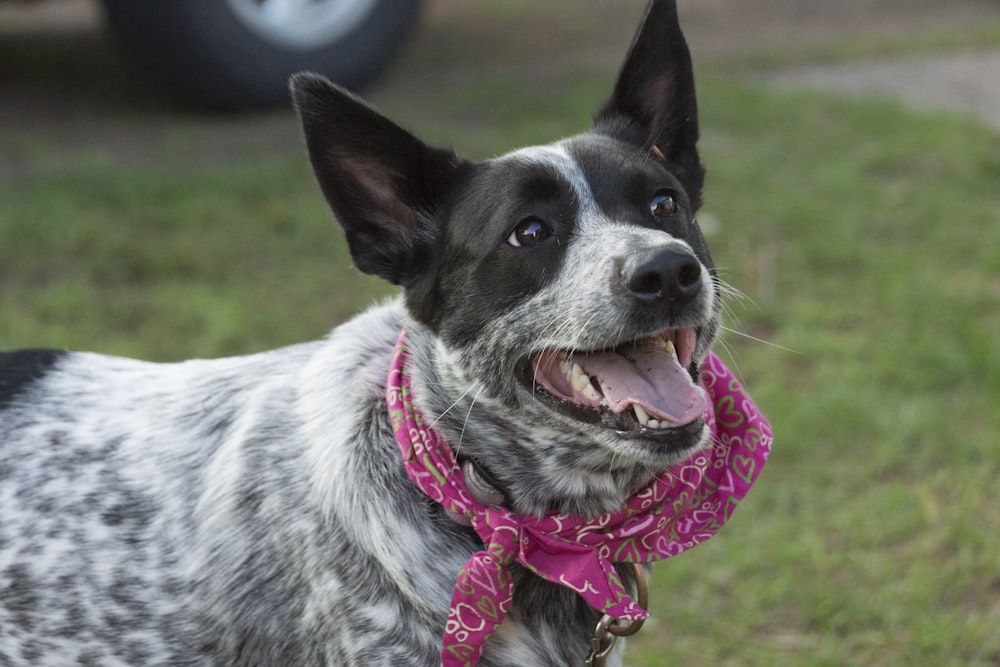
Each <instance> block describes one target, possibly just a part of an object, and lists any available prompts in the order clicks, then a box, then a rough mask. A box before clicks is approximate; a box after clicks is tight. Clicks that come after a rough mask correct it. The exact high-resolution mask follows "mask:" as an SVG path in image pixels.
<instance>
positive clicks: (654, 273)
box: [622, 250, 701, 303]
mask: <svg viewBox="0 0 1000 667" xmlns="http://www.w3.org/2000/svg"><path fill="white" fill-rule="evenodd" d="M622 278H623V281H624V283H625V287H626V288H628V290H629V291H630V292H632V294H633V295H635V297H636V298H638V299H639V300H641V301H659V302H675V303H687V302H688V301H690V300H691V299H693V298H694V296H695V295H696V294H697V293H698V291H699V290H700V289H701V264H699V262H698V260H697V259H696V258H694V257H692V256H691V255H689V254H688V253H685V252H679V251H675V250H655V251H652V252H646V253H638V254H637V255H634V256H633V257H631V258H630V259H629V260H628V261H626V263H625V265H624V266H623V267H622Z"/></svg>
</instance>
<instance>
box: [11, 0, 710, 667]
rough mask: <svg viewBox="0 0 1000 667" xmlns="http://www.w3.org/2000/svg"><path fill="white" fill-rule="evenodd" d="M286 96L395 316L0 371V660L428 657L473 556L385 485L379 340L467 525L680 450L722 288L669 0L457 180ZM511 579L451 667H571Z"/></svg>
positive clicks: (399, 134)
mask: <svg viewBox="0 0 1000 667" xmlns="http://www.w3.org/2000/svg"><path fill="white" fill-rule="evenodd" d="M291 92H292V97H293V101H294V104H295V107H296V109H297V112H298V114H299V117H300V119H301V123H302V127H303V134H304V137H305V143H306V147H307V150H308V155H309V158H310V160H311V162H312V165H313V168H314V171H315V174H316V177H317V179H318V182H319V185H320V188H321V190H322V193H323V195H324V196H325V198H326V200H327V202H328V203H329V205H330V207H331V209H332V211H333V213H334V214H335V216H336V218H337V219H338V220H339V222H340V224H341V225H342V227H343V230H344V233H345V235H346V239H347V242H348V245H349V247H350V251H351V255H352V258H353V261H354V262H355V264H356V265H357V267H358V268H359V269H360V270H361V271H363V272H366V273H369V274H374V275H377V276H380V277H382V278H384V279H386V280H388V281H389V282H391V283H394V284H396V285H398V286H400V296H399V297H398V298H396V299H393V300H391V301H389V302H387V303H383V304H381V305H377V306H375V307H373V308H372V309H370V310H368V311H367V312H364V313H363V314H361V315H359V316H358V317H356V318H355V319H353V320H351V321H348V322H347V323H345V324H343V325H341V326H338V327H337V328H335V329H334V330H333V331H332V333H331V334H330V335H329V337H328V338H326V339H325V340H322V341H318V342H310V343H304V344H300V345H295V346H292V347H288V348H285V349H279V350H275V351H269V352H264V353H260V354H254V355H251V356H245V357H239V358H228V359H217V360H192V361H185V362H181V363H172V364H153V363H145V362H140V361H135V360H129V359H122V358H114V357H109V356H103V355H98V354H92V353H78V352H63V351H50V350H26V351H19V352H12V353H7V354H4V355H2V356H0V508H2V510H0V664H2V665H31V666H32V667H43V666H63V665H100V666H101V667H115V666H120V665H131V666H134V665H148V666H172V667H179V666H185V667H194V666H202V665H227V666H228V665H245V666H265V665H267V666H270V665H275V666H277V665H308V666H319V665H364V666H366V667H370V666H377V665H393V666H398V665H438V664H441V651H442V632H443V631H445V629H446V624H447V623H448V614H449V602H450V599H451V596H452V594H453V588H454V587H455V582H456V577H458V576H460V573H461V571H462V568H463V566H464V564H466V563H467V562H468V561H469V559H470V557H471V556H472V555H473V554H475V553H476V552H478V551H480V550H482V549H483V544H484V543H483V541H482V540H481V539H480V537H479V536H478V535H477V533H476V531H475V530H474V529H473V527H470V525H468V521H465V522H463V521H461V520H456V518H455V517H454V516H452V514H451V513H449V512H448V511H447V509H446V508H445V507H443V506H442V505H441V504H440V503H439V502H435V500H434V499H432V498H431V497H429V496H428V495H427V493H424V492H422V491H421V489H419V488H418V487H417V486H416V485H415V484H414V482H413V479H411V477H410V476H408V473H407V471H406V469H405V468H404V462H403V460H402V457H401V455H400V446H399V443H398V442H397V437H396V435H395V433H394V428H393V423H392V420H391V419H390V415H389V414H388V412H387V408H386V382H387V379H386V378H387V371H388V369H389V367H390V364H391V363H392V359H393V355H394V350H396V349H397V344H398V341H399V340H400V334H401V332H404V331H405V341H406V349H407V352H408V359H409V362H408V363H409V364H410V367H409V370H408V371H406V373H407V377H408V381H409V382H411V383H412V387H410V389H409V390H408V391H409V393H410V394H411V395H412V397H413V401H414V404H415V406H416V409H417V410H419V413H420V414H421V415H423V417H424V419H425V420H426V422H427V423H428V424H430V425H431V426H433V429H434V430H435V432H436V433H438V434H440V437H441V438H442V439H443V440H444V441H446V442H448V443H450V447H451V449H452V450H454V452H455V454H456V456H457V463H458V465H460V466H461V469H462V471H463V473H464V474H465V477H466V482H467V484H468V490H469V493H470V494H471V496H472V497H474V498H476V499H477V500H478V501H481V502H482V504H483V505H492V506H495V507H504V508H508V509H509V510H510V512H512V513H516V514H517V515H521V516H526V517H543V516H546V515H547V514H551V513H553V512H559V513H565V514H567V515H574V516H591V517H592V516H597V515H600V514H601V513H608V512H614V511H616V510H620V509H621V508H622V507H623V506H624V505H625V504H626V502H627V501H628V499H629V498H630V497H631V496H633V494H635V493H636V492H637V490H639V489H642V488H644V487H645V486H646V485H648V484H650V483H651V481H652V480H653V479H655V478H656V476H657V475H658V474H659V473H660V472H662V471H664V470H666V469H668V468H670V467H671V466H672V465H675V464H677V463H678V462H680V461H683V460H685V459H686V458H687V457H690V456H692V455H693V454H695V453H696V452H698V451H701V450H702V449H703V448H704V447H705V446H706V443H707V441H708V440H709V427H708V425H707V424H706V422H705V419H703V418H702V411H703V408H704V405H703V404H702V403H699V401H700V400H701V399H699V398H698V393H697V391H696V385H697V381H698V377H699V373H700V368H701V365H702V364H703V362H704V360H705V359H706V355H708V354H709V348H710V345H711V344H712V341H713V339H714V338H715V336H716V332H717V330H718V328H719V321H720V302H721V294H722V290H723V288H722V286H721V282H720V281H719V280H718V278H717V277H716V273H715V269H714V267H713V264H712V260H711V257H710V255H709V250H708V248H707V246H706V243H705V240H704V238H703V235H702V233H701V232H700V231H699V228H698V225H697V222H696V220H695V213H696V211H697V210H698V208H699V206H700V204H701V201H702V188H703V181H704V175H705V170H704V168H703V167H702V164H701V161H700V159H699V156H698V152H697V146H696V144H697V141H698V115H697V103H696V98H695V89H694V77H693V73H692V66H691V57H690V54H689V51H688V48H687V45H686V43H685V40H684V37H683V35H682V33H681V29H680V27H679V24H678V17H677V8H676V6H675V2H673V1H672V0H654V1H653V2H652V3H651V4H650V7H649V9H648V10H647V13H646V15H645V17H644V19H643V23H642V25H641V26H640V29H639V31H638V33H637V34H636V37H635V39H634V42H633V43H632V46H631V48H630V50H629V52H628V55H627V57H626V60H625V62H624V64H623V66H622V68H621V71H620V74H619V77H618V79H617V82H616V83H615V85H614V88H613V92H612V93H611V95H610V97H609V99H608V100H607V101H606V102H605V103H604V104H603V105H602V106H601V107H600V108H599V110H598V111H597V113H596V115H595V119H594V125H593V128H592V129H591V130H590V131H588V132H586V133H584V134H580V135H577V136H573V137H570V138H567V139H563V140H560V141H556V142H555V143H552V144H548V145H543V146H534V147H529V148H523V149H520V150H515V151H513V152H511V153H509V154H506V155H503V156H500V157H497V158H494V159H490V160H486V161H483V162H473V161H470V160H466V159H462V158H459V157H458V156H456V154H455V153H453V152H452V151H450V150H446V149H441V148H435V147H432V146H429V145H427V144H425V143H423V142H422V141H421V140H419V139H418V138H416V137H415V136H414V135H412V134H411V133H409V132H408V131H406V130H404V129H403V128H402V127H400V126H399V125H397V124H395V123H394V122H392V121H390V120H389V119H387V118H385V117H384V116H382V115H381V114H380V113H379V112H378V111H377V110H376V109H374V108H373V107H371V106H369V105H368V104H367V103H365V102H364V101H362V100H361V99H360V98H358V97H357V96H355V95H354V94H352V93H350V92H347V91H345V90H343V89H341V88H339V87H337V86H335V85H333V84H331V83H330V82H329V81H327V80H326V79H324V78H322V77H321V76H319V75H315V74H310V73H302V74H298V75H295V76H294V77H293V79H292V82H291ZM645 359H656V360H657V361H656V362H655V365H657V367H656V368H653V367H649V368H646V367H644V366H643V364H644V361H643V360H645ZM640 367H642V368H640ZM635 576H636V575H634V574H633V573H632V572H631V570H628V569H627V568H623V569H622V574H621V578H622V580H623V582H624V585H625V586H626V587H628V588H631V587H633V586H635ZM510 577H511V579H512V582H513V583H512V587H513V591H514V595H513V601H512V604H511V606H510V608H509V610H506V614H505V618H504V619H503V621H502V622H501V623H500V624H499V626H498V627H497V629H496V631H495V632H493V633H492V634H491V635H490V636H489V638H488V639H487V640H485V645H484V647H482V650H481V656H477V658H476V659H478V664H479V665H480V667H501V666H508V667H512V666H514V665H517V666H524V665H531V666H541V665H559V666H564V665H582V664H584V663H585V661H586V660H587V657H588V652H590V651H591V644H590V638H591V636H592V632H593V629H594V622H595V618H596V617H595V613H594V611H593V609H592V608H591V605H588V604H587V603H586V602H584V601H583V600H582V599H581V597H580V596H579V595H577V593H576V592H574V591H573V590H570V589H568V588H567V587H565V586H561V585H558V584H557V583H556V582H553V581H548V580H546V579H545V578H543V577H541V576H537V575H536V573H534V572H532V571H529V569H528V568H525V567H522V566H520V565H519V564H517V563H515V564H514V565H513V566H512V567H511V568H510ZM621 645H622V644H621V643H620V644H619V645H618V646H616V647H615V648H614V650H613V651H611V652H610V654H609V655H608V656H607V657H606V660H607V662H606V664H609V665H619V664H621V660H622V656H621ZM474 661H475V660H469V661H466V664H472V662H474ZM594 664H597V663H596V662H595V663H594Z"/></svg>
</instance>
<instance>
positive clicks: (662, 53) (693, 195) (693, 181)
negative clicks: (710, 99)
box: [595, 0, 705, 209]
mask: <svg viewBox="0 0 1000 667" xmlns="http://www.w3.org/2000/svg"><path fill="white" fill-rule="evenodd" d="M595 127H596V129H597V130H598V131H604V132H608V133H611V134H614V135H616V136H620V137H622V138H627V139H629V140H631V141H634V142H636V143H640V144H641V145H642V148H643V150H647V151H648V150H652V149H653V148H654V147H655V148H656V149H657V150H658V151H659V152H660V153H661V154H662V155H663V156H664V158H665V159H666V161H667V164H668V166H669V167H670V169H671V171H672V172H673V173H674V175H675V176H677V178H678V180H680V182H681V184H682V185H683V186H684V189H685V190H686V191H687V195H688V198H689V199H690V201H691V204H692V205H693V206H694V208H695V209H697V208H698V207H700V206H701V191H702V186H703V184H704V181H705V168H704V167H703V166H702V165H701V160H700V159H699V157H698V149H697V143H698V102H697V99H696V97H695V90H694V71H693V68H692V65H691V53H690V52H689V51H688V46H687V42H686V41H685V40H684V35H683V33H682V32H681V27H680V22H679V20H678V17H677V2H676V0H653V1H652V2H650V3H649V7H648V8H647V10H646V15H645V17H644V18H643V21H642V25H641V26H640V27H639V31H638V32H637V33H636V36H635V40H634V41H633V42H632V47H631V49H629V53H628V56H627V57H626V58H625V64H624V65H622V69H621V72H620V73H619V75H618V82H617V83H616V84H615V89H614V92H613V93H612V94H611V98H610V99H609V100H608V101H607V102H605V104H604V106H603V107H602V108H601V109H600V110H599V111H598V112H597V116H596V118H595Z"/></svg>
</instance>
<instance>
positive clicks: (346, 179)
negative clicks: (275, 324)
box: [290, 72, 465, 285]
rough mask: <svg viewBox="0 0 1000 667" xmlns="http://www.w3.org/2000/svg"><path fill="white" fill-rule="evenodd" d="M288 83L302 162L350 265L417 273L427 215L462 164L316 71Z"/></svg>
mask: <svg viewBox="0 0 1000 667" xmlns="http://www.w3.org/2000/svg"><path fill="white" fill-rule="evenodd" d="M290 87H291V93H292V99H293V101H294V103H295V109H296V111H298V114H299V118H300V120H301V122H302V129H303V133H304V134H305V140H306V146H307V147H308V150H309V159H310V161H311V162H312V166H313V170H314V171H315V172H316V178H317V180H318V181H319V185H320V188H321V189H322V190H323V195H324V196H325V197H326V201H327V203H329V205H330V208H332V209H333V212H334V214H335V215H336V216H337V219H338V220H339V221H340V224H341V225H342V226H343V228H344V232H345V234H346V236H347V244H348V246H349V247H350V250H351V256H352V257H353V258H354V263H355V264H356V265H357V267H358V268H359V269H361V270H362V271H364V272H365V273H371V274H374V275H377V276H381V277H382V278H385V279H386V280H388V281H390V282H392V283H395V284H397V285H406V284H408V283H410V282H411V281H413V280H415V279H416V278H418V277H419V276H421V275H422V274H423V272H424V270H425V269H426V264H427V262H428V261H429V260H430V257H431V252H430V248H431V245H432V244H433V243H434V239H435V238H436V235H437V230H436V229H434V228H433V226H432V220H433V216H434V212H435V210H436V209H437V208H438V207H439V206H440V205H441V203H442V201H443V200H444V198H445V197H446V195H447V192H448V189H449V187H450V185H451V184H452V183H453V182H454V180H455V178H457V176H458V173H459V171H460V170H461V168H462V166H463V165H464V164H465V163H464V162H463V161H461V160H460V159H459V158H458V157H456V156H455V154H454V153H453V152H452V151H448V150H442V149H438V148H433V147H430V146H428V145H426V144H424V143H423V142H422V141H420V140H419V139H417V138H416V137H414V136H413V135H412V134H410V133H409V132H407V131H406V130H404V129H403V128H401V127H399V126H398V125H396V124H395V123H393V122H392V121H390V120H389V119H388V118H386V117H385V116H383V115H382V114H381V113H379V112H378V111H377V110H375V109H374V108H373V107H371V106H370V105H368V104H367V103H365V102H364V101H363V100H362V99H361V98H359V97H358V96H356V95H354V94H353V93H351V92H348V91H347V90H344V89H343V88H340V87H339V86H336V85H334V84H333V83H331V82H330V81H329V80H328V79H326V78H325V77H323V76H320V75H318V74H313V73H311V72H302V73H299V74H296V75H294V76H293V77H292V79H291V83H290Z"/></svg>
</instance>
